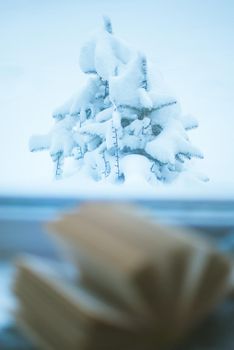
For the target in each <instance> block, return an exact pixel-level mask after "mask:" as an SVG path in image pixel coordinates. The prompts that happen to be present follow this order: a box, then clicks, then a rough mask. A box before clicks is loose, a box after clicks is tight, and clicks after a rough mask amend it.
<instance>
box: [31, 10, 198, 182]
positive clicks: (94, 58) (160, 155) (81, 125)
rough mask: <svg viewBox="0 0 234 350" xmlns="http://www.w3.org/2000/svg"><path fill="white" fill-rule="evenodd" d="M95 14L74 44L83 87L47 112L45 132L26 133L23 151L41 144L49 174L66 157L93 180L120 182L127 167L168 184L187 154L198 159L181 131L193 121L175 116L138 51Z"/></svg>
mask: <svg viewBox="0 0 234 350" xmlns="http://www.w3.org/2000/svg"><path fill="white" fill-rule="evenodd" d="M103 20H104V25H103V28H102V29H101V30H100V31H99V32H98V33H96V34H95V35H93V36H92V37H91V38H90V39H89V40H88V41H87V42H86V43H85V44H84V45H83V47H82V48H81V52H80V59H79V62H80V68H81V70H82V71H83V72H84V73H85V74H86V75H87V82H86V85H85V86H84V87H83V88H82V89H81V90H80V92H79V93H78V94H76V95H75V96H73V97H72V98H70V99H69V100H68V101H66V102H65V103H64V104H63V105H62V106H60V107H59V108H57V109H56V110H55V111H54V113H53V118H54V121H55V124H54V126H53V128H52V130H51V131H50V132H49V133H48V134H47V135H36V136H33V137H32V138H31V140H30V150H31V151H39V150H45V149H47V150H49V152H50V155H51V158H52V160H53V161H54V164H55V166H54V169H55V177H56V178H61V177H62V176H63V168H64V166H65V165H66V159H67V158H68V157H72V158H73V160H74V162H75V163H78V164H79V169H84V171H85V172H86V174H88V175H90V176H91V177H92V178H93V179H95V180H101V179H109V180H110V181H112V182H123V181H127V180H128V179H130V178H131V172H132V173H134V174H133V175H134V176H135V177H136V176H138V175H139V176H142V177H144V179H145V180H146V181H148V182H150V183H152V184H153V183H156V182H157V181H163V182H170V181H172V180H173V179H175V178H176V177H177V176H178V174H179V173H180V172H182V171H183V170H184V169H185V167H186V164H187V162H188V161H189V160H190V159H191V158H193V157H197V158H202V157H203V156H202V153H201V152H200V151H199V150H198V149H197V148H196V147H195V146H193V145H192V144H191V142H190V140H189V138H188V135H187V130H189V129H192V128H194V127H197V122H196V120H195V119H194V118H193V117H191V116H189V115H183V114H182V112H181V108H180V104H179V102H178V101H177V99H175V98H174V97H173V96H170V94H168V93H167V89H166V88H165V86H164V84H163V82H162V80H161V79H160V78H159V76H158V72H157V71H155V70H154V69H153V68H152V66H151V64H150V62H149V61H148V60H147V59H146V57H145V55H143V54H142V53H141V52H138V51H135V50H133V49H130V48H129V47H128V45H126V44H125V43H124V42H123V41H121V40H119V39H118V38H117V37H115V36H114V34H113V30H112V24H111V21H110V19H109V18H108V17H104V18H103Z"/></svg>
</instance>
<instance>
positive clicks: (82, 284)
mask: <svg viewBox="0 0 234 350" xmlns="http://www.w3.org/2000/svg"><path fill="white" fill-rule="evenodd" d="M47 227H48V230H49V231H50V232H52V233H53V236H54V237H55V238H56V240H57V242H58V243H59V245H60V246H61V248H62V251H64V252H66V254H67V257H68V259H69V260H70V261H72V262H73V264H74V265H75V266H76V267H77V269H79V270H80V271H81V278H80V279H78V278H77V279H73V280H71V279H69V278H68V277H66V274H65V273H63V272H62V270H61V269H59V268H56V267H54V265H51V264H49V263H47V262H43V261H38V260H35V259H34V260H33V259H32V258H27V259H26V258H24V259H21V260H20V261H19V262H18V277H17V279H16V283H15V291H16V293H17V295H18V297H19V299H20V301H21V303H20V305H21V308H20V310H19V312H18V318H19V320H21V324H24V327H25V328H27V329H29V330H30V332H31V334H32V333H33V334H36V336H37V337H38V338H39V339H42V341H43V342H44V343H46V344H49V347H50V348H51V349H59V348H61V349H65V348H66V349H73V348H74V349H75V348H76V349H77V348H80V349H99V347H100V349H105V348H108V349H129V348H134V349H138V348H139V349H151V348H152V349H154V348H155V347H159V348H161V347H165V346H168V345H171V344H175V343H177V342H178V341H180V339H182V338H183V337H184V336H185V335H186V334H187V333H188V331H189V330H190V329H191V328H193V327H194V326H195V325H196V324H197V323H198V322H199V321H200V320H201V319H202V318H203V317H204V316H205V315H206V314H207V313H208V312H209V311H210V310H211V309H212V308H213V306H214V305H216V304H217V303H218V302H219V301H220V300H221V299H222V297H223V296H225V294H226V293H227V291H228V289H229V282H230V274H231V263H230V261H229V260H228V259H227V258H226V257H225V256H223V255H222V254H220V253H219V252H218V251H217V250H216V249H215V247H214V246H213V245H212V244H211V243H210V242H209V241H206V240H203V239H201V238H198V237H197V236H196V235H194V234H192V233H191V232H187V231H183V230H180V229H174V228H169V227H165V226H163V227H162V226H160V225H158V224H156V223H155V222H153V220H151V219H150V218H149V217H147V218H146V217H145V216H144V215H142V213H140V212H138V211H137V209H136V208H134V207H131V206H127V205H117V204H115V205H112V204H110V203H106V204H104V203H96V204H86V205H84V206H82V207H81V208H80V209H79V210H78V211H73V212H71V213H68V214H65V215H64V216H62V217H61V218H60V219H59V220H57V221H55V222H51V223H49V224H48V225H47ZM61 344H63V346H64V347H61ZM64 344H66V346H65V345H64Z"/></svg>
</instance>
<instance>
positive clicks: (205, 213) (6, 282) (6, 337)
mask: <svg viewBox="0 0 234 350" xmlns="http://www.w3.org/2000/svg"><path fill="white" fill-rule="evenodd" d="M23 203H24V205H22V201H21V203H20V201H18V202H17V201H16V202H15V205H12V202H11V205H9V203H7V201H5V202H4V205H3V202H2V203H1V204H2V205H1V211H0V230H1V234H0V257H1V260H0V279H1V282H0V349H4V350H10V349H19V350H21V349H22V350H27V349H36V348H35V347H33V346H32V345H31V344H30V343H29V342H28V341H27V340H26V339H25V338H24V337H23V336H22V335H21V334H19V332H18V331H17V330H16V328H15V325H14V322H13V318H12V317H11V312H12V311H13V310H14V306H15V301H14V298H13V297H12V295H11V292H10V284H11V281H12V278H13V267H12V263H13V259H12V258H14V257H15V256H16V254H18V253H19V252H29V253H34V254H36V255H39V256H49V257H51V256H52V257H54V258H55V259H56V258H57V253H56V251H55V250H54V248H53V245H52V244H51V242H50V241H49V240H48V238H47V236H46V235H45V233H44V232H43V230H42V228H41V223H42V222H43V221H45V220H48V219H51V218H53V217H55V216H56V215H57V214H58V213H59V212H60V210H61V208H62V209H63V210H64V208H71V207H73V206H74V205H77V202H72V201H71V202H67V203H61V202H60V201H55V202H53V201H51V202H48V201H47V203H46V202H43V201H42V202H41V203H40V201H39V202H37V206H35V205H34V204H35V203H34V204H33V201H23ZM59 203H60V204H59ZM141 204H143V206H145V205H146V204H147V203H141ZM147 206H148V207H150V208H151V209H153V210H155V213H156V216H157V217H158V219H160V220H161V221H163V222H164V221H169V222H172V223H174V224H175V223H178V224H180V225H186V226H190V227H195V228H199V229H200V232H201V234H202V235H203V234H208V235H211V236H213V238H214V239H215V240H216V242H217V243H218V246H219V247H220V249H221V250H223V251H229V252H231V253H232V251H233V227H234V225H233V221H234V215H233V208H234V205H233V203H232V202H230V201H229V202H222V203H221V202H215V201H213V202H211V203H204V202H202V203H199V202H197V203H192V202H188V203H173V202H171V201H169V202H167V201H164V202H161V203H157V202H154V203H153V202H151V203H148V204H147ZM233 329H234V302H233V301H232V300H226V301H225V302H224V303H223V304H222V305H221V306H219V307H218V308H217V309H216V310H215V311H214V312H213V313H212V314H211V315H210V316H209V318H208V319H206V320H205V321H204V322H203V324H202V325H201V326H200V327H199V328H198V329H197V330H196V331H195V332H194V333H193V334H192V335H191V337H190V338H189V339H188V341H187V343H185V344H184V345H183V346H181V347H179V348H178V350H185V349H186V350H190V349H191V350H198V349H199V350H201V349H207V350H208V349H214V350H216V349H217V350H219V349H220V350H221V349H222V350H226V349H232V348H234V335H233ZM176 350H177V349H176Z"/></svg>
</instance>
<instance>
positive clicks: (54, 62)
mask: <svg viewBox="0 0 234 350" xmlns="http://www.w3.org/2000/svg"><path fill="white" fill-rule="evenodd" d="M54 5H55V3H54V1H51V2H50V3H38V4H35V3H34V2H33V3H31V2H29V1H26V0H24V1H23V2H22V4H21V5H19V4H18V3H17V1H11V2H10V3H1V5H0V6H1V11H0V13H1V15H0V16H1V21H0V23H1V24H0V26H1V32H2V33H3V35H2V36H1V43H0V45H1V61H0V75H1V79H0V84H1V96H0V109H1V118H2V123H1V130H2V133H1V149H0V160H1V176H0V186H1V191H2V193H3V191H10V189H14V190H15V191H17V190H19V189H22V190H24V191H25V192H27V191H31V192H34V193H35V192H36V191H37V192H38V191H39V192H40V190H42V189H45V188H46V190H47V191H48V190H49V191H51V192H54V193H59V192H60V193H66V191H68V192H69V191H70V193H73V192H72V190H69V189H68V188H70V186H71V187H72V186H73V188H75V189H76V192H77V194H79V193H81V192H82V191H84V192H85V191H86V192H88V191H89V189H91V185H90V182H89V180H88V179H83V180H82V177H81V178H80V180H79V179H76V181H73V180H71V179H69V181H65V182H63V183H62V182H61V181H59V182H57V183H54V182H52V179H51V168H52V166H51V164H50V159H49V157H48V156H46V153H38V154H37V155H35V154H31V153H29V152H28V140H29V138H30V136H31V135H32V134H33V133H35V132H38V133H40V134H44V133H46V132H47V130H48V128H49V126H50V125H51V124H52V121H50V115H51V111H52V110H53V108H54V106H56V105H59V104H60V103H61V102H62V101H64V100H65V99H66V97H69V96H70V95H71V94H72V93H73V92H74V91H75V90H76V89H77V82H78V83H79V85H80V86H82V85H83V83H84V80H83V77H82V74H81V73H79V71H78V64H77V58H78V57H79V51H80V48H81V46H82V44H83V42H84V40H85V38H86V33H87V32H88V31H90V30H92V29H93V28H96V27H98V25H99V23H100V17H101V15H102V14H103V13H108V14H109V15H110V17H111V18H112V21H113V24H114V32H115V28H116V32H117V31H118V35H119V36H120V37H123V38H125V39H127V41H128V42H131V43H133V45H135V46H136V47H141V49H142V50H143V51H144V52H146V53H147V57H148V56H149V57H150V58H151V59H152V60H153V61H155V63H156V64H157V66H159V67H160V69H161V71H162V73H163V76H164V77H165V80H166V81H167V83H168V85H169V86H171V87H172V88H173V90H174V91H175V92H176V95H177V96H179V98H180V102H181V105H182V106H183V113H184V114H186V113H187V112H191V113H192V114H193V115H195V116H196V118H197V119H198V121H199V125H200V126H199V128H198V129H197V130H195V131H192V132H191V133H190V139H191V141H192V143H193V144H196V145H199V147H200V148H201V149H202V150H203V152H204V156H205V158H204V160H203V161H202V162H199V163H197V168H198V169H200V170H202V172H204V173H205V174H207V175H208V176H209V177H210V184H209V185H207V184H205V187H204V186H203V185H202V191H200V193H201V192H203V193H204V190H205V189H209V188H211V187H212V186H213V190H215V191H216V192H218V193H219V195H221V194H222V190H221V189H222V188H223V191H224V192H225V193H228V192H229V191H230V192H231V189H232V188H233V187H234V186H233V179H234V167H233V165H232V163H233V162H232V159H233V158H234V147H233V136H232V130H233V118H232V114H233V105H232V95H233V75H234V74H233V66H234V65H233V60H232V57H233V45H231V42H230V40H229V39H228V38H230V37H231V35H232V33H233V26H232V13H233V4H232V3H230V1H228V0H226V1H225V0H224V1H223V2H222V3H219V2H210V1H207V2H203V1H201V0H199V1H197V2H196V3H191V2H187V1H185V0H184V1H183V0H181V1H179V2H176V3H174V2H171V1H169V0H166V1H158V2H154V1H148V2H147V3H142V2H139V1H136V2H134V12H133V13H132V2H131V1H125V2H124V3H121V4H119V3H118V4H117V3H114V2H109V1H108V2H107V1H103V0H101V1H100V2H99V3H98V5H97V4H94V2H91V1H88V0H87V1H86V2H85V3H84V4H78V3H76V2H73V1H68V2H67V3H66V6H65V5H64V4H63V5H62V4H57V2H56V6H54ZM168 8H170V11H168ZM91 9H92V11H90V10H91ZM123 9H124V11H123ZM129 13H132V16H131V19H130V18H129V15H128V14H129ZM78 14H80V15H79V20H77V16H78ZM98 15H99V18H98ZM41 18H43V21H41ZM119 23H121V26H119ZM16 37H17V40H15V38H16ZM173 95H174V94H173ZM161 113H163V111H161ZM50 123H51V124H50ZM191 124H193V123H191ZM189 128H191V126H189ZM6 150H7V152H6ZM195 166H196V164H195ZM45 169H47V170H46V172H45ZM19 170H20V171H19ZM16 174H17V176H16ZM181 182H183V181H182V179H181ZM84 183H85V184H86V183H88V184H89V185H85V186H84ZM70 184H71V185H70ZM99 186H101V185H100V184H98V185H97V184H94V185H93V188H96V190H97V189H98V188H99ZM188 187H189V188H190V185H188V186H186V183H184V188H183V189H181V188H180V189H178V187H177V188H176V189H175V193H176V192H177V193H179V194H181V192H184V191H189V188H188ZM102 188H103V186H102ZM55 189H56V190H55ZM66 189H67V190H66ZM138 189H139V192H140V184H139V186H138ZM225 189H227V190H225ZM118 190H119V187H118ZM92 191H93V190H92ZM100 191H103V190H100ZM111 191H113V192H114V191H115V190H114V189H113V188H112V189H111ZM142 191H143V189H142ZM167 191H169V192H170V193H172V192H173V190H172V187H171V186H169V187H168V188H167ZM207 191H208V190H207ZM155 192H156V193H158V192H159V191H157V190H155Z"/></svg>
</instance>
